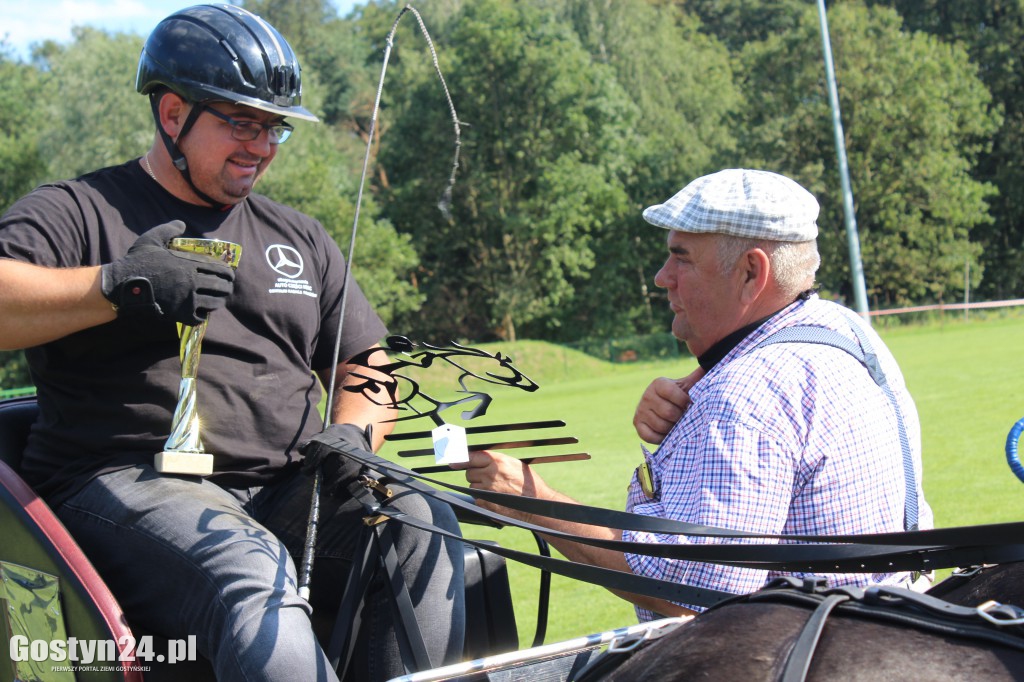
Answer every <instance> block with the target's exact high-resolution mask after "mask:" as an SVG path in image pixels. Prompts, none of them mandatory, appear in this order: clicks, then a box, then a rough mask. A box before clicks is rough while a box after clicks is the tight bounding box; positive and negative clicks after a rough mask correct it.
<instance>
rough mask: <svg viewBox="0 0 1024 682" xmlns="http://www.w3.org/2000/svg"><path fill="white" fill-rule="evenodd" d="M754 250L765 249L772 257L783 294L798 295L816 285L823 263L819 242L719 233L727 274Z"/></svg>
mask: <svg viewBox="0 0 1024 682" xmlns="http://www.w3.org/2000/svg"><path fill="white" fill-rule="evenodd" d="M750 249H761V250H762V251H764V252H765V254H767V256H768V262H769V263H770V266H771V273H772V276H773V278H774V279H775V283H776V285H777V286H778V287H779V290H780V291H781V292H782V294H783V295H785V296H787V297H792V298H796V296H797V295H798V294H799V293H801V292H803V291H806V290H807V289H810V288H811V287H812V286H814V273H816V272H817V271H818V266H819V265H820V264H821V256H820V255H819V254H818V242H817V240H815V239H811V240H810V241H806V242H779V241H772V240H767V239H748V238H744V237H733V236H730V235H719V240H718V264H719V267H720V268H721V272H722V273H723V274H726V273H729V272H731V271H732V269H733V267H735V265H736V263H737V261H739V259H740V258H741V257H742V256H743V254H745V253H746V252H747V251H749V250H750Z"/></svg>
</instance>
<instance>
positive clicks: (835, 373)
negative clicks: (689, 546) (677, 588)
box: [623, 296, 933, 620]
mask: <svg viewBox="0 0 1024 682" xmlns="http://www.w3.org/2000/svg"><path fill="white" fill-rule="evenodd" d="M851 324H858V325H861V328H862V329H865V330H866V333H867V335H868V336H869V338H870V340H871V343H872V344H873V345H874V347H875V351H876V353H877V354H878V357H879V360H880V362H881V364H882V369H883V370H884V371H885V373H886V376H887V378H888V382H889V385H890V386H891V387H892V390H893V391H894V392H895V394H896V399H897V400H898V401H899V404H900V407H901V408H902V411H903V416H904V420H905V425H906V430H907V435H908V437H909V439H910V444H911V452H912V457H913V461H914V469H915V479H916V481H917V482H918V483H917V486H918V491H917V495H918V501H919V508H920V527H921V528H922V529H924V528H931V527H932V523H933V522H932V514H931V510H930V508H929V507H928V505H927V503H926V502H925V501H924V497H923V493H922V491H921V488H920V481H921V429H920V424H919V422H918V418H917V410H916V408H915V407H914V403H913V400H912V399H911V397H910V394H909V393H908V392H907V390H906V386H905V384H904V381H903V376H902V374H901V373H900V371H899V368H898V367H897V365H896V361H895V359H894V358H893V357H892V355H891V354H890V353H889V351H888V349H887V348H886V347H885V345H884V344H883V343H882V341H881V339H879V338H878V336H877V335H876V334H875V333H874V332H873V331H871V330H870V329H869V328H867V326H866V325H864V324H863V322H861V321H860V319H859V318H857V317H856V315H854V314H853V313H850V312H849V311H847V310H846V309H844V308H842V307H840V306H838V305H836V304H834V303H830V302H827V301H822V300H821V299H819V298H818V297H817V296H812V297H810V298H809V299H808V300H806V301H797V302H796V303H794V304H792V305H790V306H789V307H787V308H786V309H785V310H783V311H781V312H780V313H778V314H777V315H775V316H773V317H772V318H770V319H769V320H768V321H767V322H765V324H763V325H762V326H761V327H759V328H758V329H756V330H755V331H753V332H751V333H750V334H749V335H748V336H747V337H746V338H745V339H743V340H742V341H740V343H739V344H738V345H737V346H736V347H735V348H733V349H732V350H731V351H730V352H729V353H728V354H727V355H726V356H725V357H724V358H723V359H722V361H721V362H719V363H718V364H717V365H715V366H714V367H713V368H712V369H711V371H709V372H708V373H707V375H705V376H704V378H703V379H701V380H700V381H699V382H697V384H696V385H695V386H693V388H691V389H690V391H689V394H690V399H691V401H692V404H691V405H690V407H689V409H688V410H687V411H686V413H685V414H684V415H683V417H682V418H681V419H680V420H679V422H678V423H677V424H676V425H675V427H674V428H673V430H672V431H671V432H670V433H669V434H668V436H666V438H665V440H664V441H663V442H662V445H661V447H659V448H658V449H657V450H656V451H655V452H654V453H653V454H651V453H646V451H645V456H646V457H647V460H648V464H649V466H650V469H651V474H652V477H653V478H654V482H655V489H656V492H655V497H654V499H649V498H648V497H647V496H646V495H645V494H644V492H643V491H642V490H641V488H640V485H639V483H638V481H637V479H636V476H635V475H634V477H633V480H632V482H631V483H630V487H629V498H628V504H627V508H628V510H629V511H632V512H634V513H637V514H644V515H649V516H659V517H664V518H670V519H676V520H679V521H684V522H689V523H698V524H705V525H710V526H720V527H725V528H731V529H737V530H744V531H752V532H756V533H764V534H793V535H837V534H854V533H885V532H898V531H902V530H903V513H904V506H905V497H904V490H905V486H904V469H903V455H902V451H901V449H900V441H899V433H898V429H897V422H896V415H895V412H894V410H893V408H892V405H891V403H890V402H889V400H888V398H886V396H885V394H884V393H883V391H882V390H881V389H880V388H879V387H878V386H877V385H876V384H875V382H874V381H873V380H872V379H871V377H870V375H869V374H868V371H867V369H866V368H865V367H864V366H863V365H862V364H860V363H859V362H858V361H857V360H856V359H855V358H853V357H852V356H850V355H849V354H848V353H846V352H844V351H842V350H839V349H836V348H832V347H829V346H823V345H817V344H806V343H781V344H776V345H770V346H766V347H763V348H760V349H756V350H755V347H756V346H757V345H758V344H759V343H760V342H761V341H763V340H764V339H766V338H767V337H768V336H770V335H771V334H773V333H774V332H776V331H778V330H780V329H783V328H786V327H791V326H796V325H811V326H817V327H825V328H829V329H833V330H835V331H837V332H839V333H840V334H842V335H843V336H846V337H849V338H851V339H853V340H854V341H855V342H856V335H855V334H854V332H853V331H852V329H851V328H850V325H851ZM623 540H627V541H633V542H657V543H681V542H691V543H706V542H721V541H722V540H715V539H709V538H698V537H686V536H675V535H663V534H655V533H645V532H638V531H626V532H624V533H623ZM728 541H729V542H750V540H736V539H733V540H728ZM757 542H770V541H768V540H757ZM626 560H627V562H628V563H629V566H630V568H631V569H632V571H633V572H634V573H636V574H638V575H645V576H649V577H653V578H659V579H662V580H670V581H673V582H679V583H684V584H688V585H693V586H696V587H704V588H709V589H716V590H724V591H727V592H734V593H737V594H742V593H748V592H753V591H755V590H757V589H759V588H761V587H762V586H764V584H765V583H766V582H768V581H769V580H771V579H772V578H774V577H776V575H778V573H775V572H771V571H766V570H756V569H748V568H734V567H730V566H719V565H715V564H708V563H699V562H692V561H682V560H677V559H663V558H659V557H648V556H642V555H638V554H627V555H626ZM824 577H826V578H827V579H828V581H829V584H830V585H833V586H836V585H845V584H856V585H867V584H869V583H882V584H899V583H904V582H906V581H907V579H908V575H907V574H905V573H904V574H874V575H870V574H829V575H826V576H824ZM684 606H687V607H688V608H693V609H694V610H698V611H699V610H701V609H700V608H699V607H696V606H693V605H687V604H684ZM637 614H638V616H639V617H640V619H641V620H650V619H652V618H655V617H657V616H656V615H655V614H653V613H651V612H649V611H646V610H644V609H639V608H638V609H637Z"/></svg>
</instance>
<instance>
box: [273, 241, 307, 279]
mask: <svg viewBox="0 0 1024 682" xmlns="http://www.w3.org/2000/svg"><path fill="white" fill-rule="evenodd" d="M266 255H267V263H269V264H270V267H271V268H273V270H274V272H276V273H277V274H279V275H282V276H284V277H287V278H288V279H295V278H296V277H298V276H299V275H301V274H302V256H301V255H299V252H298V251H296V250H295V249H293V248H292V247H290V246H285V245H284V244H271V245H270V246H268V247H267V254H266Z"/></svg>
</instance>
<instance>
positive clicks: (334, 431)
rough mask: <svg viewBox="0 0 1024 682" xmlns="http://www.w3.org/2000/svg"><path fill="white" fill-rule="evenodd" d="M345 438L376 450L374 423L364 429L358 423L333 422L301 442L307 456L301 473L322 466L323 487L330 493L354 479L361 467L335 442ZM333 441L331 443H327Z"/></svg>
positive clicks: (304, 454) (365, 447)
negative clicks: (336, 446)
mask: <svg viewBox="0 0 1024 682" xmlns="http://www.w3.org/2000/svg"><path fill="white" fill-rule="evenodd" d="M339 440H342V441H344V442H345V443H346V444H348V445H351V446H353V447H356V448H359V449H360V450H365V451H366V452H369V453H371V454H372V453H373V446H372V445H371V444H370V443H371V441H372V440H373V427H372V426H367V427H366V428H365V429H361V428H359V427H358V426H356V425H355V424H331V425H330V426H328V427H327V429H325V430H324V431H323V432H321V433H318V434H317V435H315V436H313V437H312V438H310V439H309V440H308V441H306V442H305V443H303V444H302V445H300V446H299V452H301V453H302V454H303V456H304V459H303V461H302V473H304V474H306V475H308V476H312V475H314V474H315V473H316V471H317V469H318V468H319V467H321V466H322V467H323V489H324V490H326V491H328V493H329V494H331V495H336V494H338V493H339V492H340V491H341V490H342V489H343V488H344V487H345V484H347V483H348V482H349V481H351V480H352V479H354V478H355V477H356V476H357V475H358V474H359V471H360V469H361V467H362V465H360V464H359V463H358V462H356V461H354V460H351V459H349V458H348V457H345V456H344V455H341V454H339V453H338V452H337V451H336V450H334V448H333V446H334V445H335V444H336V443H337V442H338V441H339ZM327 444H330V445H327Z"/></svg>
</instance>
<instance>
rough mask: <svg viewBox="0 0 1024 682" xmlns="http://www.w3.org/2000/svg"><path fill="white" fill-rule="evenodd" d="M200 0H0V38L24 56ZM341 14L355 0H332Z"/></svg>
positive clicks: (147, 24)
mask: <svg viewBox="0 0 1024 682" xmlns="http://www.w3.org/2000/svg"><path fill="white" fill-rule="evenodd" d="M201 1H202V0H0V39H2V40H4V42H5V43H6V44H8V45H10V46H11V47H12V48H13V49H14V53H15V55H16V56H19V57H21V58H23V59H24V58H27V57H28V53H29V47H30V46H31V45H32V44H33V43H38V42H42V41H43V40H48V39H50V40H56V41H58V42H68V41H70V40H71V27H72V26H94V27H96V28H100V29H103V30H105V31H112V32H113V31H124V32H129V33H137V34H139V35H141V36H146V35H149V32H150V31H151V30H153V27H154V26H156V24H157V23H158V22H159V21H160V20H161V19H163V18H164V17H165V16H167V15H168V14H171V13H173V12H174V11H176V10H179V9H181V8H183V7H191V6H192V5H196V4H200V2H201ZM332 4H333V5H334V7H336V8H337V9H338V13H339V14H340V15H341V16H344V15H346V14H348V12H349V11H350V10H351V9H352V6H353V5H356V4H364V3H363V2H357V0H333V2H332ZM286 37H287V36H286Z"/></svg>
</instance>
